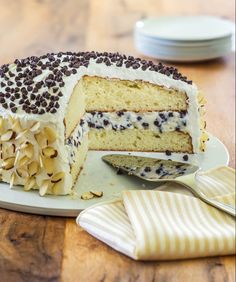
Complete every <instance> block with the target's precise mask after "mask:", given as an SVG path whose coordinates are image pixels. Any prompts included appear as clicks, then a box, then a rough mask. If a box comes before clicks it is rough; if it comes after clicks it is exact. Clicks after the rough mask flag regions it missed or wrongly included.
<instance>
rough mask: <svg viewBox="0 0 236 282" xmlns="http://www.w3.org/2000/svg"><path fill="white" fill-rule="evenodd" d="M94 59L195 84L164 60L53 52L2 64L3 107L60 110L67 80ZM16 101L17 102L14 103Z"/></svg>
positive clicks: (40, 111) (0, 92)
mask: <svg viewBox="0 0 236 282" xmlns="http://www.w3.org/2000/svg"><path fill="white" fill-rule="evenodd" d="M91 60H94V61H93V62H96V63H97V64H101V63H103V64H105V65H106V66H107V67H109V66H115V67H122V66H123V67H126V68H130V69H134V70H136V69H140V70H142V71H146V70H149V71H154V72H158V73H161V74H164V75H166V76H169V77H171V78H173V79H175V80H181V81H183V82H185V83H187V84H192V81H189V80H187V78H186V77H185V76H183V75H182V74H180V73H179V72H178V70H177V69H176V68H174V67H167V66H164V65H163V64H162V63H158V64H154V63H153V62H152V61H146V60H142V59H140V58H134V57H133V56H126V55H121V54H119V53H108V52H104V53H99V52H94V51H92V52H78V53H75V52H59V53H49V54H46V55H43V56H40V57H36V56H31V57H28V58H25V59H21V60H19V59H16V60H15V61H14V64H12V65H9V64H5V65H2V66H1V67H0V106H2V107H3V108H5V109H9V110H10V111H12V112H13V113H15V112H17V110H18V109H21V110H24V111H25V112H26V113H31V114H44V113H51V114H54V113H56V112H57V111H58V109H59V108H60V98H61V97H62V96H63V94H62V92H61V90H60V88H62V87H64V85H65V81H64V80H65V79H66V78H67V77H70V76H72V75H75V74H76V73H77V71H78V69H79V68H81V67H85V68H87V67H88V66H89V63H90V61H91ZM43 74H45V75H46V74H47V75H46V76H45V75H43ZM41 75H42V76H41ZM15 100H17V101H16V102H14V103H13V101H15ZM36 101H37V102H36ZM183 114H184V113H183ZM121 115H122V112H121Z"/></svg>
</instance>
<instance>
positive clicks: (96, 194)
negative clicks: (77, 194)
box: [89, 191, 103, 198]
mask: <svg viewBox="0 0 236 282" xmlns="http://www.w3.org/2000/svg"><path fill="white" fill-rule="evenodd" d="M89 192H90V193H91V194H93V195H94V196H95V197H98V198H100V197H102V196H103V192H102V191H89Z"/></svg>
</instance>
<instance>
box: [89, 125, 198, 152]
mask: <svg viewBox="0 0 236 282" xmlns="http://www.w3.org/2000/svg"><path fill="white" fill-rule="evenodd" d="M89 149H91V150H114V151H116V150H117V151H154V152H165V151H167V150H170V151H173V152H181V153H192V152H193V148H192V140H191V137H190V136H189V134H187V133H183V132H176V131H173V132H164V133H157V132H154V131H150V130H142V129H126V130H119V131H115V130H102V129H99V130H96V129H91V130H90V131H89Z"/></svg>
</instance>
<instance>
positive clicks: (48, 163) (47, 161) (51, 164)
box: [43, 158, 55, 175]
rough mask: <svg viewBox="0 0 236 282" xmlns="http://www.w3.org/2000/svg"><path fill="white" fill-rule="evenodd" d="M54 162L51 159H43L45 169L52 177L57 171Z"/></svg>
mask: <svg viewBox="0 0 236 282" xmlns="http://www.w3.org/2000/svg"><path fill="white" fill-rule="evenodd" d="M54 166H55V164H54V160H53V159H51V158H44V159H43V167H44V168H45V170H46V172H47V173H48V174H49V175H52V174H53V172H54V171H55V169H54Z"/></svg>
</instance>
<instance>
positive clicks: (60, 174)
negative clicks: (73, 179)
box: [51, 172, 65, 183]
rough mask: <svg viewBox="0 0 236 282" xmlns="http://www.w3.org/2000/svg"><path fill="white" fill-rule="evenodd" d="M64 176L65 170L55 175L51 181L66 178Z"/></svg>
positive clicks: (55, 181) (54, 181)
mask: <svg viewBox="0 0 236 282" xmlns="http://www.w3.org/2000/svg"><path fill="white" fill-rule="evenodd" d="M64 176H65V173H64V172H58V173H56V174H54V175H53V177H52V178H51V182H52V183H57V182H60V181H61V180H62V179H63V178H64Z"/></svg>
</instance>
